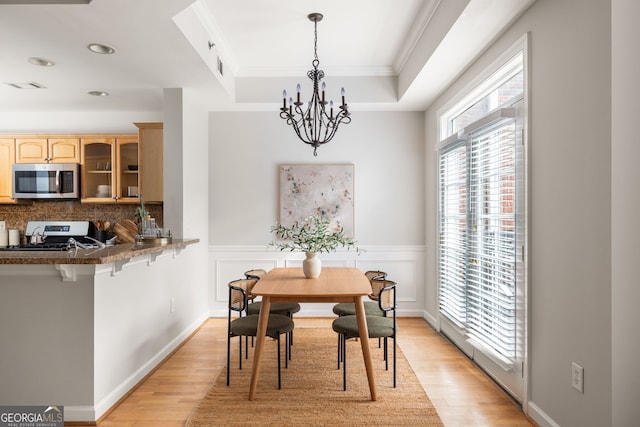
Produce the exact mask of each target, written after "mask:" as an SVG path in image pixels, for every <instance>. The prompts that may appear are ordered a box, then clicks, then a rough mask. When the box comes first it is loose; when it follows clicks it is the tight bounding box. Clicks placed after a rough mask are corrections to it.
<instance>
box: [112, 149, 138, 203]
mask: <svg viewBox="0 0 640 427" xmlns="http://www.w3.org/2000/svg"><path fill="white" fill-rule="evenodd" d="M116 141H117V159H118V171H117V174H118V176H117V190H116V191H117V193H118V202H131V203H138V194H139V188H140V180H139V172H138V138H118V139H117V140H116ZM143 197H144V196H143Z"/></svg>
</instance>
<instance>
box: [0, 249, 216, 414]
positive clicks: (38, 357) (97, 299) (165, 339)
mask: <svg viewBox="0 0 640 427" xmlns="http://www.w3.org/2000/svg"><path fill="white" fill-rule="evenodd" d="M198 243H199V239H173V241H172V242H171V243H168V244H167V245H165V246H141V247H137V246H136V245H135V244H133V243H130V244H119V245H115V246H109V247H105V248H101V249H79V250H78V251H77V252H75V251H74V250H70V251H60V252H29V251H0V316H1V319H0V340H1V341H2V342H3V345H2V346H0V360H2V364H1V365H0V381H1V382H2V387H0V401H1V402H2V403H3V404H5V405H27V404H33V405H36V404H43V405H49V404H51V405H61V406H64V410H65V421H70V422H73V421H78V422H80V421H96V420H98V419H99V418H100V417H101V416H102V415H104V414H105V413H106V412H107V411H108V410H109V408H111V407H112V406H113V405H115V404H116V403H117V402H118V401H119V400H120V399H121V398H122V397H123V396H125V395H126V394H127V393H128V392H129V391H130V390H131V389H132V388H133V387H134V386H135V385H136V384H137V383H138V382H139V381H140V380H142V379H143V378H144V377H145V376H146V375H147V374H149V372H151V370H153V368H154V367H155V366H157V365H158V364H159V363H160V362H161V361H162V360H163V359H164V358H165V357H166V356H167V355H169V354H170V353H171V352H172V351H173V350H175V349H176V347H177V346H179V345H180V343H182V342H183V341H184V340H185V339H186V338H187V337H188V336H189V335H190V334H191V333H192V332H193V331H194V330H195V329H197V327H198V326H199V324H200V323H202V321H204V318H203V319H198V320H197V321H196V322H195V323H194V324H189V325H185V324H184V323H182V322H180V321H179V319H181V318H182V317H181V316H180V312H181V310H184V307H188V306H189V301H187V300H188V299H190V298H194V297H193V296H191V295H190V294H189V293H188V292H185V291H184V289H183V288H184V286H181V285H183V281H184V276H183V273H184V271H185V269H187V268H188V265H189V263H188V262H187V260H188V258H189V256H190V246H191V245H194V246H195V245H197V244H198Z"/></svg>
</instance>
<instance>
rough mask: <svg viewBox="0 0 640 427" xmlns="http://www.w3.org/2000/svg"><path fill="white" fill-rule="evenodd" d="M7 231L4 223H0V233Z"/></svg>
mask: <svg viewBox="0 0 640 427" xmlns="http://www.w3.org/2000/svg"><path fill="white" fill-rule="evenodd" d="M6 229H7V223H6V222H4V221H0V231H4V230H6Z"/></svg>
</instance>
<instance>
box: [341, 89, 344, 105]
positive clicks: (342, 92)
mask: <svg viewBox="0 0 640 427" xmlns="http://www.w3.org/2000/svg"><path fill="white" fill-rule="evenodd" d="M340 95H341V96H342V107H344V88H342V89H341V90H340Z"/></svg>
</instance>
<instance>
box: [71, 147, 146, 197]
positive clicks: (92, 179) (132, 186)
mask: <svg viewBox="0 0 640 427" xmlns="http://www.w3.org/2000/svg"><path fill="white" fill-rule="evenodd" d="M80 142H81V146H82V201H83V202H90V203H114V202H117V203H138V188H139V186H140V177H139V175H140V173H139V171H138V161H139V160H138V150H139V143H138V137H137V136H136V135H108V136H106V137H102V138H100V137H98V138H82V140H81V141H80Z"/></svg>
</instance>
